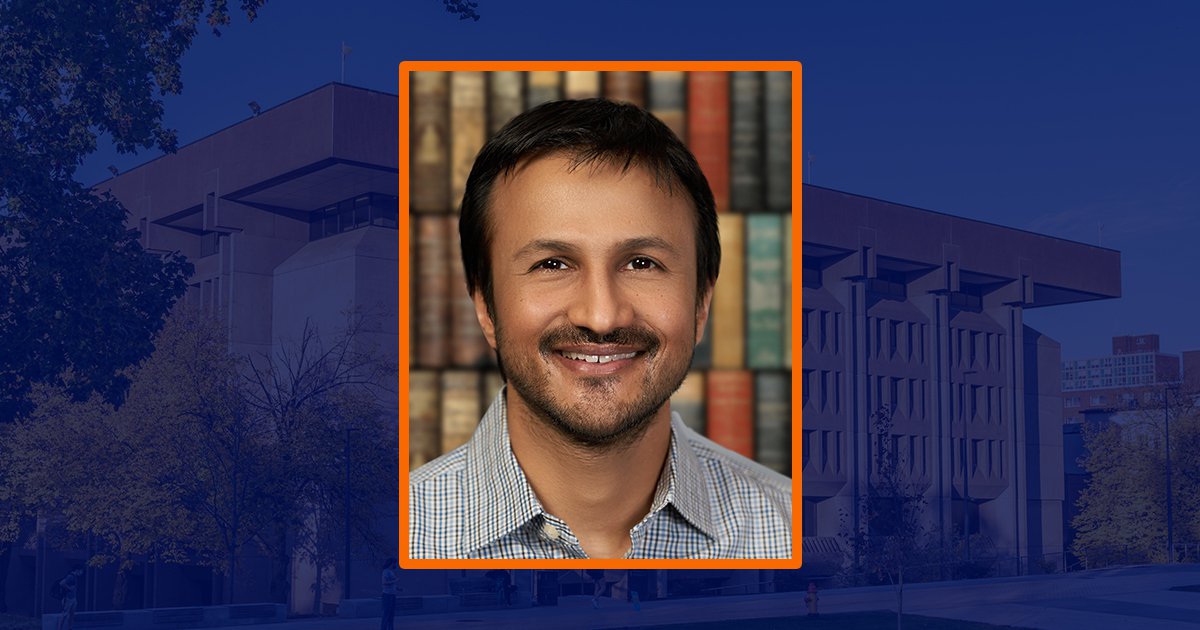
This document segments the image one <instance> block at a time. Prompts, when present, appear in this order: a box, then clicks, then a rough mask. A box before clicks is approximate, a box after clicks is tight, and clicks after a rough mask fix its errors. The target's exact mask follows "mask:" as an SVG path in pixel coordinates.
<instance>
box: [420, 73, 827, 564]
mask: <svg viewBox="0 0 1200 630" xmlns="http://www.w3.org/2000/svg"><path fill="white" fill-rule="evenodd" d="M427 70H428V71H446V72H454V71H464V70H478V71H504V70H508V71H542V70H544V71H567V70H595V71H656V70H666V71H683V72H693V71H718V72H732V71H751V72H770V71H775V72H781V71H782V72H790V73H792V235H791V236H792V247H793V251H794V249H795V248H796V247H797V245H798V244H800V243H803V239H802V237H801V235H802V233H803V230H802V222H803V221H802V219H803V210H802V202H803V194H802V188H803V186H802V185H801V181H802V179H801V165H802V161H801V156H802V155H803V154H804V152H803V149H802V145H801V140H802V133H801V127H802V124H801V121H802V117H801V111H802V107H801V94H802V89H801V88H802V81H801V64H800V62H798V61H404V62H401V63H400V66H399V97H400V98H399V100H400V119H399V130H400V138H399V139H400V142H399V161H398V164H399V179H400V187H399V201H398V203H399V212H398V216H399V226H398V227H399V230H398V233H399V236H398V238H399V247H400V252H401V254H402V255H401V256H399V265H400V290H399V304H398V311H397V313H398V315H399V317H398V319H399V327H400V330H399V333H400V334H399V338H400V342H399V348H398V352H399V357H400V365H399V370H398V372H399V375H398V383H397V391H398V394H399V395H398V399H399V401H398V405H399V409H398V412H399V422H400V427H399V444H398V447H399V452H398V456H399V458H400V478H399V484H400V485H399V489H400V491H399V522H400V532H399V535H400V537H399V553H398V557H399V562H400V566H401V567H402V568H404V569H497V568H505V569H797V568H799V567H800V565H801V562H802V560H803V559H802V557H801V556H802V551H801V547H802V545H801V536H800V532H801V531H802V530H801V520H802V518H803V514H802V512H803V509H802V507H803V501H802V500H797V499H799V498H800V497H801V496H803V483H802V479H801V477H802V471H801V468H802V467H803V466H802V463H801V462H802V459H801V452H802V451H801V440H802V436H803V431H802V430H801V426H802V420H801V415H802V405H801V404H800V403H801V388H802V386H803V384H802V377H801V374H803V370H802V369H801V356H800V355H801V352H800V351H799V348H800V345H799V344H795V343H793V344H792V370H791V402H792V405H791V409H792V432H791V433H792V443H791V447H792V462H793V466H792V557H791V558H781V559H758V560H754V559H714V560H693V559H624V558H598V559H583V560H577V559H565V560H564V559H546V560H525V559H511V560H508V559H414V558H410V557H409V546H408V540H409V531H408V510H409V497H408V480H409V474H410V470H409V458H408V448H409V444H408V437H409V396H408V388H409V371H410V369H411V365H410V363H409V343H410V342H411V340H410V339H409V330H410V329H409V317H410V312H409V309H410V308H411V304H410V303H409V288H410V282H411V279H410V277H409V274H410V272H411V270H410V268H409V264H408V261H409V260H410V258H409V255H410V252H411V249H410V248H411V243H410V242H409V186H408V177H409V140H410V138H409V106H410V100H409V99H410V96H411V95H410V94H409V74H410V73H411V72H419V71H427ZM802 266H803V260H802V257H801V256H795V255H793V256H792V277H793V278H801V277H803V269H802ZM801 298H802V291H796V290H793V291H792V295H791V300H792V314H793V315H792V321H791V322H790V325H791V328H792V338H793V339H799V338H801V332H802V331H801V330H800V325H799V324H797V322H798V321H800V319H799V318H797V317H796V316H795V314H796V313H803V309H802V306H801V303H802V299H801Z"/></svg>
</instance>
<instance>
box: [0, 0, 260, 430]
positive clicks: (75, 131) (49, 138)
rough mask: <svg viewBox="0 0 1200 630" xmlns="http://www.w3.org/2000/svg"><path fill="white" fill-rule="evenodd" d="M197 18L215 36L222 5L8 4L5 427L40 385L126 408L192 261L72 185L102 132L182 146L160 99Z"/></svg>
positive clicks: (128, 145) (38, 0) (225, 14)
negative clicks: (161, 253)
mask: <svg viewBox="0 0 1200 630" xmlns="http://www.w3.org/2000/svg"><path fill="white" fill-rule="evenodd" d="M263 2H264V0H242V3H241V8H242V11H244V12H245V13H246V14H247V15H248V16H249V17H250V18H251V19H253V18H254V17H255V15H256V14H257V11H258V8H259V7H260V6H261V5H262V4H263ZM206 9H207V11H206ZM202 17H203V18H204V19H206V20H207V22H208V24H209V26H211V27H212V28H213V31H214V32H216V33H218V34H219V30H218V27H220V26H224V25H226V24H228V23H229V22H230V16H229V10H228V7H227V0H211V1H210V2H207V3H206V2H205V1H204V0H188V1H186V2H181V1H180V0H120V1H117V2H104V3H95V2H67V3H63V2H50V1H46V0H30V1H16V0H0V338H3V339H4V340H5V344H6V348H5V352H3V353H0V421H4V420H11V419H13V418H15V417H19V416H21V415H24V414H26V413H28V412H30V411H31V409H32V406H31V404H30V402H29V400H28V399H27V396H28V395H29V393H30V392H31V390H32V388H33V387H34V386H35V385H36V384H38V383H46V384H50V385H53V386H55V387H58V388H61V389H63V390H65V391H66V392H68V393H69V394H70V395H71V396H72V397H73V398H74V399H75V400H84V399H86V398H87V397H88V396H89V395H90V394H91V393H92V392H97V393H99V394H100V395H101V396H102V397H103V398H104V399H105V400H106V401H108V402H110V403H119V402H120V400H121V398H122V397H123V395H124V393H125V390H126V388H127V386H128V384H129V381H128V379H127V377H126V376H125V375H124V374H122V370H123V369H124V368H126V367H127V366H130V365H133V364H135V363H137V362H138V361H140V360H141V359H143V358H144V357H146V356H147V355H148V354H149V353H150V351H151V350H152V346H151V344H150V340H151V338H152V337H153V335H154V333H155V332H156V331H157V330H158V329H159V327H160V326H161V325H162V318H163V316H164V314H165V313H166V311H167V310H168V309H169V308H170V307H171V305H172V304H173V303H174V302H175V300H176V299H178V298H179V296H180V295H182V293H183V291H184V289H185V288H186V287H185V278H186V277H187V275H188V274H190V273H191V267H190V265H188V264H187V263H186V261H184V260H182V259H181V258H179V257H177V256H172V255H168V256H166V257H165V258H161V259H160V257H158V256H156V255H151V254H149V253H147V252H144V251H143V250H142V249H141V247H140V245H139V241H138V235H137V234H136V233H135V232H129V231H127V230H126V229H125V218H126V212H125V209H124V208H123V207H122V206H121V204H120V203H119V202H117V201H116V200H115V199H114V198H112V197H111V196H109V195H106V194H94V193H93V192H92V191H89V190H87V189H86V188H84V187H83V186H81V185H79V183H77V182H75V181H74V180H73V177H74V174H75V171H76V169H77V167H78V166H79V164H80V163H81V162H82V160H83V158H84V157H85V156H87V155H88V154H90V153H91V152H93V151H94V150H95V149H96V146H97V140H98V138H100V137H101V136H107V137H108V138H109V139H111V141H112V143H113V145H114V146H115V147H116V148H117V150H118V151H121V152H126V153H127V152H133V151H136V150H138V149H153V148H158V149H162V150H164V151H173V150H174V148H175V145H176V138H175V133H174V132H173V131H172V130H170V129H167V128H166V127H164V126H163V121H162V118H163V103H162V97H163V96H164V95H165V94H175V93H178V92H179V91H180V89H181V88H182V82H181V81H180V65H179V61H180V57H181V56H182V55H183V53H184V51H185V50H187V48H188V47H189V46H190V45H191V42H192V40H193V38H194V37H195V35H196V32H197V24H198V23H199V21H200V19H201V18H202Z"/></svg>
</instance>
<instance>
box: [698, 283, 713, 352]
mask: <svg viewBox="0 0 1200 630" xmlns="http://www.w3.org/2000/svg"><path fill="white" fill-rule="evenodd" d="M712 296H713V285H711V284H710V285H708V287H706V288H705V289H704V295H703V296H701V297H700V303H699V304H697V305H696V345H700V342H701V341H703V340H704V327H705V325H706V324H707V323H708V313H709V307H710V306H712Z"/></svg>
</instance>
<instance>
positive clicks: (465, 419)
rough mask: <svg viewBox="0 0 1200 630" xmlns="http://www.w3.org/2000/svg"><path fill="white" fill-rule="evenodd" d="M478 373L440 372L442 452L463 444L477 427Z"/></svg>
mask: <svg viewBox="0 0 1200 630" xmlns="http://www.w3.org/2000/svg"><path fill="white" fill-rule="evenodd" d="M480 378H481V377H480V373H479V372H478V371H476V370H446V371H444V372H442V452H443V453H449V452H450V451H452V450H454V449H456V448H458V447H459V446H462V445H463V444H466V443H467V441H468V440H470V439H471V434H472V433H474V432H475V427H477V426H479V420H480V418H482V417H483V409H482V408H481V407H480V405H479V385H480Z"/></svg>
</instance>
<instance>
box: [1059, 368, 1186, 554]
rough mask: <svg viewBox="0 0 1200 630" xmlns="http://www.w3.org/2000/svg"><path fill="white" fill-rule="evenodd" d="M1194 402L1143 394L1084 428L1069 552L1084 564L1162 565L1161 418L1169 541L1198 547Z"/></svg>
mask: <svg viewBox="0 0 1200 630" xmlns="http://www.w3.org/2000/svg"><path fill="white" fill-rule="evenodd" d="M1196 400H1197V397H1196V394H1195V393H1188V392H1178V391H1175V392H1172V393H1169V394H1168V393H1167V392H1165V391H1164V390H1162V389H1157V390H1155V389H1147V390H1145V391H1142V392H1139V395H1137V396H1134V397H1132V398H1131V399H1130V400H1129V403H1130V404H1128V405H1127V408H1126V409H1124V410H1122V411H1120V412H1119V413H1116V414H1115V415H1114V417H1113V418H1112V419H1111V420H1109V421H1106V422H1103V423H1092V424H1089V425H1087V426H1085V427H1084V432H1083V436H1084V446H1085V450H1086V453H1087V454H1086V455H1085V456H1084V457H1083V458H1082V459H1081V462H1080V463H1081V464H1082V466H1083V468H1084V470H1085V471H1087V473H1088V479H1087V485H1086V486H1085V487H1084V490H1083V492H1082V493H1081V494H1080V496H1079V499H1078V502H1077V503H1076V506H1077V507H1078V510H1079V511H1078V513H1077V514H1076V516H1075V519H1074V521H1072V525H1073V526H1074V528H1075V530H1076V535H1075V543H1074V549H1073V550H1074V552H1075V554H1076V555H1078V556H1079V557H1080V558H1081V559H1082V560H1083V562H1084V564H1085V566H1092V567H1094V566H1105V565H1109V564H1117V563H1120V564H1129V563H1149V562H1165V561H1167V559H1168V550H1167V547H1168V545H1167V523H1168V517H1167V505H1168V502H1167V452H1166V450H1167V449H1166V428H1167V427H1166V422H1167V417H1168V416H1169V418H1170V442H1171V444H1170V451H1171V462H1170V463H1171V471H1172V475H1171V502H1170V505H1171V511H1172V514H1171V518H1170V520H1171V522H1172V523H1173V525H1174V542H1176V543H1179V542H1191V543H1193V544H1194V543H1197V542H1200V408H1198V407H1197V404H1196ZM1147 403H1148V404H1147Z"/></svg>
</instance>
